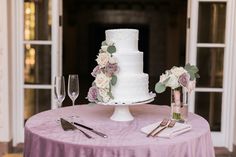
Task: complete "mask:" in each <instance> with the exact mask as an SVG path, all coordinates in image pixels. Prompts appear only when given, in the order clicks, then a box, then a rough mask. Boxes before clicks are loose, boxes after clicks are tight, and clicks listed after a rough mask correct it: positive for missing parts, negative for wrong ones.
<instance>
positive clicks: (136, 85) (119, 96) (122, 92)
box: [112, 73, 149, 102]
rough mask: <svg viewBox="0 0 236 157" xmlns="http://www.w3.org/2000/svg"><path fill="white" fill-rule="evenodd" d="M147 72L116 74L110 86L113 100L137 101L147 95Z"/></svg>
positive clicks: (145, 97) (144, 98)
mask: <svg viewBox="0 0 236 157" xmlns="http://www.w3.org/2000/svg"><path fill="white" fill-rule="evenodd" d="M148 83H149V81H148V74H144V73H142V74H131V75H128V74H127V75H118V80H117V83H116V85H115V86H113V87H112V94H113V96H114V99H113V100H112V101H113V102H127V101H130V102H138V101H142V100H146V99H147V98H148V97H149V90H148Z"/></svg>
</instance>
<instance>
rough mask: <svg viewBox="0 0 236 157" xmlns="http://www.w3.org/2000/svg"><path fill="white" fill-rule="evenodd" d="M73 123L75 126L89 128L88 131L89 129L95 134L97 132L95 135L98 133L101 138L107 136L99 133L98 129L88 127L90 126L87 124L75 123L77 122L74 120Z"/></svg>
mask: <svg viewBox="0 0 236 157" xmlns="http://www.w3.org/2000/svg"><path fill="white" fill-rule="evenodd" d="M74 124H75V125H77V126H80V127H82V128H84V129H87V130H89V131H91V132H93V133H95V134H97V135H99V136H101V137H103V138H107V135H106V134H104V133H101V132H98V131H96V130H94V129H93V128H90V127H88V126H85V125H83V124H80V123H77V122H74Z"/></svg>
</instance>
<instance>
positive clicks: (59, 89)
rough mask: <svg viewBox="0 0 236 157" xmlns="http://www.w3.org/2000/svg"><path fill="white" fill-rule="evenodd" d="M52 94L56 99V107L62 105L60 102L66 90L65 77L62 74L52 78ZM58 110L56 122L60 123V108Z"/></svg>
mask: <svg viewBox="0 0 236 157" xmlns="http://www.w3.org/2000/svg"><path fill="white" fill-rule="evenodd" d="M54 96H55V99H56V101H57V102H56V104H57V108H60V107H62V102H63V101H64V99H65V97H66V90H65V79H64V76H56V77H55V79H54ZM58 112H59V118H58V119H57V120H56V122H57V123H58V124H60V117H61V115H60V110H58Z"/></svg>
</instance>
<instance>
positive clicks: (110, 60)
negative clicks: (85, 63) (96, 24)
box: [87, 29, 155, 104]
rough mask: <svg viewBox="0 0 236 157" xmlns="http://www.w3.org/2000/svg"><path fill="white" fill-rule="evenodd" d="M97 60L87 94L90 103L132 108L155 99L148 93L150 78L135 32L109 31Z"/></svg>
mask: <svg viewBox="0 0 236 157" xmlns="http://www.w3.org/2000/svg"><path fill="white" fill-rule="evenodd" d="M105 33H106V40H105V41H104V42H103V43H102V47H101V49H100V53H99V55H98V58H97V59H96V61H97V63H98V66H96V67H95V68H94V70H93V72H92V75H93V76H94V77H95V81H94V82H93V85H92V87H91V88H90V89H89V92H88V97H87V98H88V100H89V101H90V102H98V103H99V102H102V103H107V104H133V103H138V102H143V101H147V100H150V99H152V98H154V97H155V95H154V94H153V93H149V89H148V84H149V81H148V80H149V76H148V74H145V73H143V52H140V51H139V50H138V35H139V31H138V30H136V29H110V30H106V32H105Z"/></svg>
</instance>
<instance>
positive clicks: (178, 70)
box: [155, 63, 200, 93]
mask: <svg viewBox="0 0 236 157" xmlns="http://www.w3.org/2000/svg"><path fill="white" fill-rule="evenodd" d="M198 71H199V70H198V68H197V67H196V66H194V65H190V64H189V63H188V64H186V65H185V67H176V66H174V67H172V68H171V69H170V70H166V71H165V73H164V74H162V75H161V76H160V80H159V82H158V83H157V84H156V86H155V91H156V92H157V93H162V92H164V91H165V90H166V87H170V88H171V89H176V88H178V87H184V88H186V89H187V91H188V92H191V91H192V90H193V89H194V88H195V84H196V78H199V77H200V76H199V74H198Z"/></svg>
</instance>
